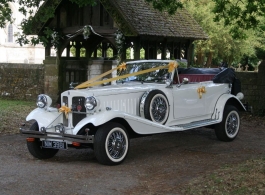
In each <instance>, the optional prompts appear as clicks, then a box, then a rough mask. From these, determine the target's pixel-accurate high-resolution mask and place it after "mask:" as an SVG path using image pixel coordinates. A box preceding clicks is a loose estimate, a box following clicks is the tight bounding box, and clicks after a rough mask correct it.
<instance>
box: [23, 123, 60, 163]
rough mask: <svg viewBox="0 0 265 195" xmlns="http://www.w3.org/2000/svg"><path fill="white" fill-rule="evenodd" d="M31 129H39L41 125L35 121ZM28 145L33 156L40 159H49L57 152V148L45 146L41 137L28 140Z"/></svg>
mask: <svg viewBox="0 0 265 195" xmlns="http://www.w3.org/2000/svg"><path fill="white" fill-rule="evenodd" d="M30 130H35V131H38V130H39V125H38V123H37V122H35V123H33V125H32V126H31V127H30ZM27 147H28V150H29V152H30V154H31V155H32V156H34V157H35V158H38V159H48V158H52V157H53V156H54V155H55V154H56V153H57V152H58V150H57V149H50V148H43V147H42V143H41V141H40V139H39V138H35V139H34V141H31V142H29V141H28V142H27Z"/></svg>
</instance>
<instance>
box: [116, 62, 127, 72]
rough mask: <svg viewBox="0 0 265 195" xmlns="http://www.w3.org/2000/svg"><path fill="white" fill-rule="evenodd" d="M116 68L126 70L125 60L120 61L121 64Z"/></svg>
mask: <svg viewBox="0 0 265 195" xmlns="http://www.w3.org/2000/svg"><path fill="white" fill-rule="evenodd" d="M118 70H119V71H122V70H126V63H125V62H123V63H121V64H120V65H119V66H118Z"/></svg>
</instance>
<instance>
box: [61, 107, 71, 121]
mask: <svg viewBox="0 0 265 195" xmlns="http://www.w3.org/2000/svg"><path fill="white" fill-rule="evenodd" d="M59 112H63V113H64V114H65V117H66V119H68V113H69V112H71V108H69V107H67V106H62V107H61V108H59Z"/></svg>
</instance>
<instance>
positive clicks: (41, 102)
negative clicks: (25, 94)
mask: <svg viewBox="0 0 265 195" xmlns="http://www.w3.org/2000/svg"><path fill="white" fill-rule="evenodd" d="M36 104H37V106H38V107H39V108H45V107H49V106H50V105H51V104H52V99H51V98H50V97H49V96H47V95H45V94H40V95H38V98H37V101H36Z"/></svg>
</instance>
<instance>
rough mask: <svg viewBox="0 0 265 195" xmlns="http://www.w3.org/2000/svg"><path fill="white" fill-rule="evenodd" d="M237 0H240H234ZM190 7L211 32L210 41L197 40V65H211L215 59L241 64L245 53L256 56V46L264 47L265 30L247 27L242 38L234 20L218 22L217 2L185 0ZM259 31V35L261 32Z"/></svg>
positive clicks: (191, 11) (208, 32) (206, 29)
mask: <svg viewBox="0 0 265 195" xmlns="http://www.w3.org/2000/svg"><path fill="white" fill-rule="evenodd" d="M231 1H234V2H236V1H237V0H231ZM183 4H184V5H185V7H186V9H187V10H188V11H189V12H190V13H191V14H192V15H193V16H194V18H195V19H196V20H197V21H198V23H199V24H200V25H201V26H202V28H203V29H204V30H205V31H206V33H207V34H208V35H209V39H208V40H206V41H201V40H200V41H196V42H195V44H196V55H197V63H196V64H197V65H200V66H202V65H204V62H205V59H206V66H207V67H209V66H211V65H212V64H213V62H215V63H218V62H221V61H226V62H228V64H238V63H239V62H240V61H241V58H242V56H251V57H252V58H255V57H256V48H263V47H264V46H263V45H264V44H262V42H263V40H265V37H264V33H263V34H262V33H261V31H259V30H257V29H248V30H246V29H244V30H243V31H242V33H244V34H245V36H244V38H243V37H241V38H242V39H234V37H233V35H231V33H230V32H231V30H233V29H234V28H235V26H234V24H229V25H224V24H225V23H226V21H225V19H224V18H223V19H220V20H219V21H216V22H214V21H213V20H212V18H214V17H215V13H213V12H212V10H213V9H214V7H215V3H214V2H213V1H212V0H200V1H189V0H186V1H183ZM258 33H259V35H258V36H257V34H258Z"/></svg>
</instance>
